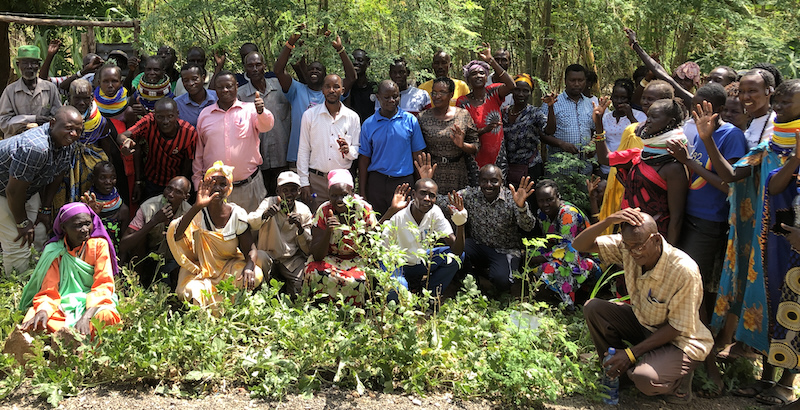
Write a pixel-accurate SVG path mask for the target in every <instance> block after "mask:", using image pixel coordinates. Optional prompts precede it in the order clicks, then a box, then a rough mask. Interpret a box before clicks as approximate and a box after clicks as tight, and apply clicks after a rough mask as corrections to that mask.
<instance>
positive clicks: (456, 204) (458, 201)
mask: <svg viewBox="0 0 800 410" xmlns="http://www.w3.org/2000/svg"><path fill="white" fill-rule="evenodd" d="M447 199H448V200H449V201H450V206H451V207H452V208H454V209H455V210H456V211H459V212H461V211H463V210H464V198H463V197H462V196H461V194H459V193H458V192H456V191H451V192H450V193H449V194H448V195H447Z"/></svg>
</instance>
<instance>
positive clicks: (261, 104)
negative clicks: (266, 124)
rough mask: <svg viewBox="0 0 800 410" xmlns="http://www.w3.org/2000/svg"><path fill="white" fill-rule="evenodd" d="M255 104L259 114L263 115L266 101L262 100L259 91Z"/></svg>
mask: <svg viewBox="0 0 800 410" xmlns="http://www.w3.org/2000/svg"><path fill="white" fill-rule="evenodd" d="M253 103H254V104H255V105H256V112H257V113H259V114H261V113H263V112H264V100H262V99H261V93H259V92H258V91H256V99H255V101H253Z"/></svg>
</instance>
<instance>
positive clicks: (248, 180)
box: [233, 168, 260, 188]
mask: <svg viewBox="0 0 800 410" xmlns="http://www.w3.org/2000/svg"><path fill="white" fill-rule="evenodd" d="M259 171H260V170H259V169H258V168H256V170H255V171H254V172H253V173H252V174H250V176H249V177H247V178H245V179H243V180H241V181H236V182H234V183H233V187H234V188H236V187H240V186H242V185H244V184H247V183H249V182H250V181H252V180H253V178H255V177H256V175H258V174H260V172H259Z"/></svg>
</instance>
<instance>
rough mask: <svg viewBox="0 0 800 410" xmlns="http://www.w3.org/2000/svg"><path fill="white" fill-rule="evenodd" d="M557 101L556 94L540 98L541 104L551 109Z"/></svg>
mask: <svg viewBox="0 0 800 410" xmlns="http://www.w3.org/2000/svg"><path fill="white" fill-rule="evenodd" d="M557 101H558V94H556V93H550V94H547V95H545V96H544V97H542V102H543V103H545V104H547V106H548V107H552V106H553V104H555V103H556V102H557Z"/></svg>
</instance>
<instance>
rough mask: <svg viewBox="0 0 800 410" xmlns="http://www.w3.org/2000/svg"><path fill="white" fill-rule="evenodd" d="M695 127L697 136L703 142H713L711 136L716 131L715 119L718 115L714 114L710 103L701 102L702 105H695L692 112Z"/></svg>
mask: <svg viewBox="0 0 800 410" xmlns="http://www.w3.org/2000/svg"><path fill="white" fill-rule="evenodd" d="M692 116H693V117H694V122H695V125H697V134H698V135H699V136H700V139H701V140H703V142H713V141H714V140H713V139H712V138H711V136H712V135H713V134H714V131H716V130H717V117H719V114H715V113H714V109H713V108H712V106H711V103H710V102H708V101H703V104H702V105H701V104H697V107H696V109H695V110H694V112H692Z"/></svg>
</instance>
